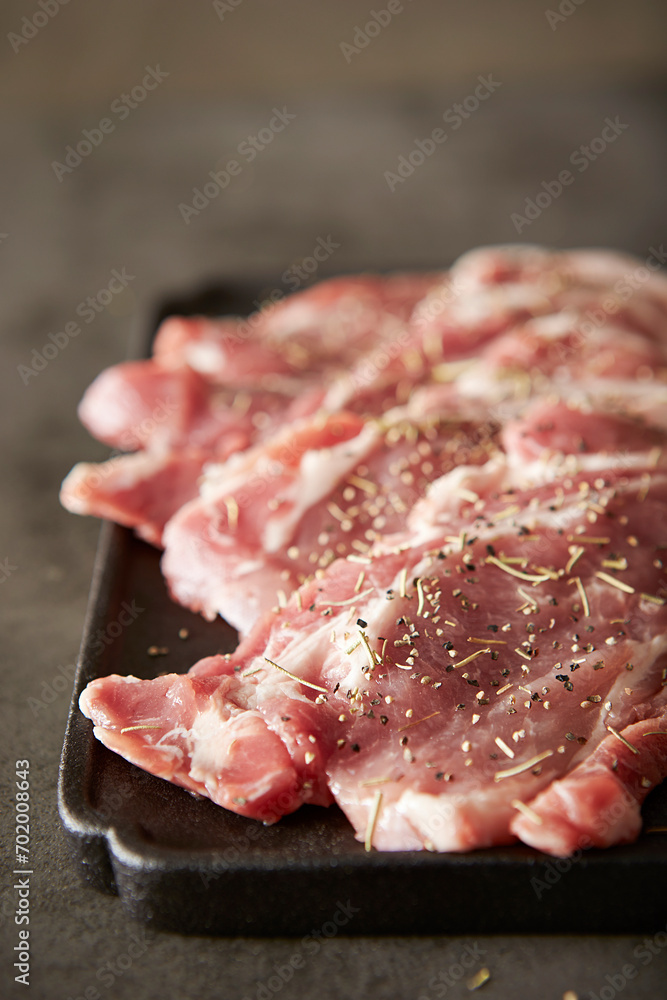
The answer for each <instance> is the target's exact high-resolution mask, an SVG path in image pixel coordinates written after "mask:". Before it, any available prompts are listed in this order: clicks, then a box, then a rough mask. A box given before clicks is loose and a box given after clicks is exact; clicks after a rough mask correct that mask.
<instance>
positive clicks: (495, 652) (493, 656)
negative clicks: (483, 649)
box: [491, 649, 500, 660]
mask: <svg viewBox="0 0 667 1000" xmlns="http://www.w3.org/2000/svg"><path fill="white" fill-rule="evenodd" d="M499 657H500V653H499V652H498V650H497V649H492V650H491V659H492V660H497V659H498V658H499Z"/></svg>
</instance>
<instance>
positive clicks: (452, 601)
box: [81, 467, 667, 854]
mask: <svg viewBox="0 0 667 1000" xmlns="http://www.w3.org/2000/svg"><path fill="white" fill-rule="evenodd" d="M591 479H592V481H591ZM566 482H567V483H568V484H569V485H565V483H566ZM666 502H667V477H666V476H665V474H664V473H663V472H662V471H657V472H656V471H655V470H650V469H649V468H647V467H644V469H643V470H641V471H640V470H637V472H635V474H634V475H633V476H631V477H629V476H627V475H626V470H625V469H624V468H622V467H621V468H619V469H613V468H609V469H607V470H606V471H605V473H604V475H596V476H595V477H591V476H590V475H587V474H584V473H580V474H579V475H577V476H573V477H571V478H570V479H568V480H557V481H556V482H554V483H551V484H549V485H545V486H542V487H539V488H537V489H532V490H529V491H527V492H520V491H518V490H515V491H514V492H510V493H508V494H502V495H500V496H490V497H488V498H487V501H486V503H485V504H484V509H483V513H482V512H480V513H479V514H476V513H475V511H474V503H470V504H468V509H467V510H464V511H462V513H461V517H460V520H459V522H458V523H457V524H456V525H454V526H453V527H454V530H455V531H456V535H454V536H452V537H450V536H444V537H443V536H442V534H440V536H439V537H438V538H436V537H432V538H431V539H430V540H429V541H428V542H422V543H421V544H420V545H418V546H416V547H414V546H411V545H410V536H409V535H408V536H407V537H404V539H403V544H399V545H396V546H395V547H394V549H393V550H391V551H388V552H385V553H383V554H381V555H378V556H377V557H375V558H371V557H369V558H368V561H367V562H366V563H364V564H359V563H357V562H350V561H349V560H345V559H340V560H337V561H335V562H334V563H333V564H332V565H331V566H330V567H329V568H328V569H327V570H325V571H324V573H323V575H322V576H321V578H320V579H319V580H312V581H311V582H309V583H307V584H305V585H304V586H303V587H302V588H301V589H300V591H299V592H298V594H296V595H295V596H294V598H292V600H291V601H290V602H289V603H288V605H287V607H286V608H284V609H279V610H277V611H276V612H269V614H268V615H267V616H266V617H265V618H264V619H263V620H262V622H260V623H259V624H258V626H257V627H256V629H255V630H254V631H253V632H252V634H251V635H250V636H249V637H248V638H247V639H246V640H245V642H244V643H242V644H241V645H240V646H239V648H238V650H237V651H236V652H235V653H234V654H232V655H231V656H229V657H212V658H209V659H208V660H204V661H201V662H200V663H199V664H197V665H195V667H194V668H193V669H192V670H191V671H190V673H189V674H188V675H186V678H178V679H177V678H176V677H173V678H171V680H170V681H167V680H166V679H165V678H159V679H158V681H148V682H138V681H136V680H134V679H127V678H119V677H116V678H102V679H100V680H97V681H94V682H93V683H92V684H91V685H89V687H88V688H87V689H86V692H84V695H83V696H82V701H81V705H82V709H83V710H84V712H85V713H86V714H88V715H89V716H90V717H91V718H93V720H94V721H95V723H96V726H97V727H99V728H98V730H97V732H98V735H99V736H100V738H102V739H103V740H104V741H105V742H107V743H108V744H109V745H113V747H114V748H115V749H117V750H119V751H120V752H122V753H123V754H124V755H125V756H128V757H129V758H130V759H131V760H134V761H135V762H137V763H140V764H141V766H143V767H146V768H148V769H151V760H152V757H153V756H154V755H155V754H167V755H168V756H169V759H172V758H173V759H176V758H178V767H177V768H176V770H175V771H174V772H173V779H174V780H176V781H177V782H179V783H181V784H185V785H186V786H188V782H189V781H190V780H192V779H191V776H190V777H188V775H190V768H191V761H192V760H193V759H194V760H195V763H196V767H195V771H196V779H197V781H199V782H202V783H203V784H204V785H206V787H207V793H208V794H210V795H212V796H213V797H216V801H219V800H220V798H221V797H223V798H225V801H226V802H228V792H227V791H226V789H225V788H224V787H218V785H222V786H224V785H225V778H224V773H223V775H222V778H221V779H218V777H217V775H218V774H219V769H220V767H221V766H222V764H223V763H224V756H219V755H222V754H223V753H226V749H225V748H226V746H227V736H226V735H224V734H225V733H226V728H225V727H224V726H221V727H220V729H219V730H216V731H217V732H219V742H215V741H214V742H215V749H213V746H212V745H211V744H210V743H209V742H208V737H207V742H206V753H204V752H203V751H202V750H200V745H199V740H200V737H199V733H200V731H204V732H206V733H209V729H208V728H207V724H206V723H205V722H203V721H202V722H201V723H200V721H199V716H198V715H197V714H195V715H194V716H193V715H192V713H190V714H189V715H188V716H187V718H186V717H184V716H182V715H180V714H179V715H178V717H177V718H174V717H172V716H169V720H168V723H165V721H164V719H163V718H162V716H161V709H160V707H159V703H158V704H157V705H156V701H155V699H154V697H153V695H152V693H151V692H152V691H153V690H154V688H155V687H156V686H158V685H162V684H168V683H174V684H178V685H185V686H186V687H185V690H186V691H187V690H188V689H189V688H190V687H192V689H193V690H195V689H196V684H197V683H198V681H199V680H200V679H201V678H202V677H211V678H218V679H219V678H220V677H221V676H224V677H225V678H226V681H225V687H224V698H223V701H224V707H223V709H220V708H217V709H216V712H217V713H218V715H221V714H222V715H223V716H224V715H225V713H226V712H229V713H231V714H233V708H237V709H241V710H246V711H248V712H250V713H259V715H260V716H261V717H262V719H264V721H265V722H266V725H267V726H268V728H269V729H270V730H271V731H272V732H273V733H274V734H276V735H277V736H278V737H279V738H280V740H281V741H282V743H283V745H284V746H285V747H286V748H287V750H288V753H289V756H290V759H291V762H292V767H293V769H294V771H295V773H296V774H297V775H298V776H299V778H298V779H297V785H299V782H300V786H299V787H297V789H296V790H294V791H293V795H294V796H295V798H291V799H290V805H289V809H288V810H285V811H289V810H290V809H291V808H292V807H293V805H294V803H295V802H296V801H297V800H298V799H299V798H300V800H301V801H321V799H322V797H323V788H324V787H325V785H328V787H329V788H330V790H331V793H332V794H333V796H334V798H335V800H336V802H337V803H338V804H339V805H340V806H341V808H342V809H343V810H344V811H345V813H346V815H347V816H348V817H349V818H350V820H351V822H352V824H353V826H354V828H355V830H356V832H357V836H358V837H360V838H361V839H366V838H369V839H370V840H371V841H372V843H373V844H374V845H375V846H376V847H378V848H379V849H383V850H402V849H418V848H421V847H426V848H428V849H435V850H468V849H470V848H474V847H480V846H488V845H491V844H497V843H509V842H511V841H512V840H513V839H514V838H515V837H516V836H519V837H523V835H524V833H525V836H526V840H527V841H528V842H530V843H532V844H534V845H536V846H539V847H541V848H543V849H544V850H547V851H550V852H552V853H555V854H560V853H569V852H570V851H571V850H574V849H575V847H576V846H578V845H577V843H576V842H575V841H576V838H581V837H582V836H584V835H585V836H590V837H591V842H599V837H598V839H597V840H596V839H595V837H596V834H595V823H596V814H595V813H594V812H591V811H590V810H589V811H588V813H587V812H586V809H585V808H582V803H583V805H584V806H585V803H586V801H587V796H588V794H589V791H590V790H591V782H590V781H588V779H587V777H586V775H587V774H588V773H590V769H591V768H592V770H593V778H594V781H593V786H594V787H595V788H596V789H597V788H598V787H600V788H601V789H602V786H605V787H607V786H612V787H613V788H615V787H616V786H617V785H618V788H619V790H620V791H619V792H618V794H623V795H625V796H627V797H629V798H628V801H630V799H631V800H632V803H633V804H632V808H631V809H630V807H629V813H628V817H629V818H628V821H627V823H626V824H625V825H624V824H617V826H616V827H614V828H613V829H612V828H611V827H610V828H609V830H608V831H607V832H606V834H605V836H606V837H607V839H608V842H610V843H611V842H617V841H619V840H624V839H632V837H634V836H635V835H636V832H637V823H636V814H637V813H638V803H639V802H641V800H642V798H643V797H644V796H645V795H646V794H647V793H648V790H649V789H650V788H652V787H654V786H655V783H656V782H657V781H658V780H659V778H660V777H661V776H662V775H663V774H664V773H666V772H667V761H666V760H665V758H664V755H662V753H661V743H660V738H656V740H654V741H653V742H648V738H647V743H646V744H645V747H646V749H645V750H644V751H643V756H642V757H641V758H640V760H639V761H638V762H637V763H638V765H639V771H641V774H639V776H638V777H637V776H635V778H636V780H635V778H633V777H632V775H631V774H630V773H629V770H628V768H627V766H626V764H627V762H626V761H625V758H624V757H623V755H622V751H623V752H624V751H625V749H627V748H626V744H625V743H624V742H623V739H625V738H626V737H625V736H624V733H625V732H626V731H629V730H628V727H632V726H634V725H635V724H636V723H638V722H640V721H642V720H652V721H651V726H652V727H653V728H654V729H655V728H657V729H659V728H660V725H661V723H660V719H661V718H662V716H663V715H664V713H665V711H666V703H667V693H666V691H665V677H664V675H665V670H666V669H667V611H666V610H665V594H667V589H666V588H665V579H664V572H663V568H662V558H661V554H662V552H663V550H664V549H665V547H666V546H667V520H666V518H665V503H666ZM267 660H268V661H271V662H267ZM274 664H277V666H275V665H274ZM281 667H282V668H284V670H287V671H289V675H288V674H285V673H283V671H282V670H281V669H279V668H281ZM290 675H292V676H290ZM230 677H234V679H235V684H234V685H231V686H230V685H229V678H230ZM297 678H298V679H297ZM309 685H310V686H309ZM193 686H194V687H193ZM313 686H314V687H313ZM126 690H129V691H130V694H129V695H127V696H126ZM180 690H181V689H180V688H179V691H180ZM142 691H143V692H145V694H143V695H142V694H141V692H142ZM130 696H131V703H130V702H128V701H127V698H130ZM180 698H181V700H183V695H182V694H181V695H180ZM144 699H145V700H144ZM174 701H175V700H174ZM114 706H115V707H114ZM205 711H209V709H205ZM211 711H212V709H211ZM252 717H253V718H254V717H255V716H254V715H253V716H252ZM443 721H444V723H445V724H444V725H443ZM142 725H153V726H160V727H161V728H160V729H159V730H157V731H156V730H153V729H151V730H144V729H136V730H134V729H133V730H132V731H131V734H130V736H129V737H125V739H124V734H121V733H120V729H121V728H124V727H131V726H142ZM200 727H201V728H200ZM164 729H167V730H168V732H167V733H165V732H164ZM649 729H650V727H649ZM617 734H618V735H617ZM621 737H622V738H621ZM610 739H611V740H614V741H615V742H616V743H618V747H617V753H616V755H615V756H614V755H613V754H611V753H610V752H608V751H609V747H610V745H611V746H613V744H610V743H609V740H610ZM605 741H606V742H605ZM629 742H631V741H629ZM235 747H238V749H237V750H235V753H238V754H239V755H240V759H245V757H244V756H243V749H242V747H241V746H239V745H238V744H235ZM633 756H634V755H633ZM202 759H205V760H206V765H205V767H204V771H203V772H202V771H201V770H200V769H199V768H200V762H201V761H202ZM616 760H617V761H618V763H617V764H616V765H615V769H614V761H616ZM587 761H588V762H589V763H586V762H587ZM587 769H588V770H587ZM160 773H163V772H162V771H161V772H160ZM271 774H273V771H271ZM246 778H247V785H244V784H243V781H242V779H241V777H240V774H239V772H235V779H234V794H235V797H236V798H237V799H239V800H242V801H241V803H240V804H241V805H242V807H243V813H244V815H256V816H258V818H264V819H265V818H266V815H267V814H268V813H271V814H272V815H273V813H272V810H273V811H274V812H276V813H278V812H279V811H280V807H279V805H278V802H277V799H273V800H272V802H273V805H272V806H269V803H268V800H267V794H268V793H267V790H266V787H265V786H264V785H262V786H261V788H260V790H259V792H257V791H256V790H255V783H256V781H257V767H256V765H254V766H248V769H247V774H246ZM267 780H268V779H267ZM591 780H593V779H591ZM281 782H282V778H281ZM281 782H279V783H278V785H279V787H280V789H281V793H282V791H283V790H284V785H283V784H282V783H281ZM211 786H212V788H213V791H211ZM564 788H566V789H567V792H568V794H567V795H565V794H563V792H562V791H561V789H564ZM608 791H609V789H608ZM600 794H601V795H602V791H600ZM311 796H314V797H315V798H311ZM554 796H559V798H558V803H559V804H558V806H557V808H558V810H559V811H560V813H561V821H560V827H561V828H563V829H561V831H560V832H559V834H558V835H556V834H554V831H553V830H552V829H551V828H550V825H549V824H548V823H546V824H545V823H540V816H541V813H540V810H544V813H545V816H547V815H548V814H549V809H551V810H553V809H554V808H555V807H554V805H553V797H554ZM238 804H239V803H232V806H231V808H235V805H238ZM255 804H257V808H258V809H261V810H262V814H261V815H260V814H258V813H257V812H255ZM533 804H534V805H535V808H534V809H533ZM267 811H268V812H267ZM376 812H377V815H375V813H376ZM632 813H634V814H635V815H634V818H632V815H631V814H632ZM518 817H520V818H518ZM597 818H598V819H599V817H597ZM524 820H525V821H526V822H524ZM528 821H530V823H529V828H527V826H526V824H527V823H528ZM543 827H544V831H543V832H542V828H543Z"/></svg>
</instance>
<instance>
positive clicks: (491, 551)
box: [486, 545, 496, 628]
mask: <svg viewBox="0 0 667 1000" xmlns="http://www.w3.org/2000/svg"><path fill="white" fill-rule="evenodd" d="M486 551H487V552H488V553H489V555H490V556H495V554H496V550H495V549H494V547H493V545H487V546H486ZM492 627H493V626H491V625H489V628H492Z"/></svg>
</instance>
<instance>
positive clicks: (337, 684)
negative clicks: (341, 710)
mask: <svg viewBox="0 0 667 1000" xmlns="http://www.w3.org/2000/svg"><path fill="white" fill-rule="evenodd" d="M339 687H340V681H336V687H335V688H334V689H333V693H334V694H335V693H336V691H337V690H338V688H339Z"/></svg>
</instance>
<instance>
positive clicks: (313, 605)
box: [308, 601, 315, 611]
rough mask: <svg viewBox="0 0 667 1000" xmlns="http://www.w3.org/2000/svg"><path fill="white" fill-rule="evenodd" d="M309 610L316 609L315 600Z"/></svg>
mask: <svg viewBox="0 0 667 1000" xmlns="http://www.w3.org/2000/svg"><path fill="white" fill-rule="evenodd" d="M308 610H309V611H314V610H315V602H314V601H313V603H312V604H311V605H310V607H309V608H308Z"/></svg>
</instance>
